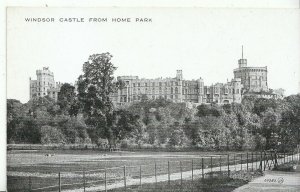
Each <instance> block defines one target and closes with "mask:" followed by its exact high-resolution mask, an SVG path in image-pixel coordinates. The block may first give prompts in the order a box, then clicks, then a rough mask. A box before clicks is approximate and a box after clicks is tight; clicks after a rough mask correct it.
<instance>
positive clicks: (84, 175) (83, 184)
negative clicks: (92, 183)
mask: <svg viewBox="0 0 300 192" xmlns="http://www.w3.org/2000/svg"><path fill="white" fill-rule="evenodd" d="M83 192H85V171H83Z"/></svg>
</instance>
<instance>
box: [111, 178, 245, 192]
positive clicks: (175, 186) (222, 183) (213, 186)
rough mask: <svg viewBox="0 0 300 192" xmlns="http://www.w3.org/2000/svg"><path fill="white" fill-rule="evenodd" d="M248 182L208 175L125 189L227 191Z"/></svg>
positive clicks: (133, 191) (132, 191) (117, 191)
mask: <svg viewBox="0 0 300 192" xmlns="http://www.w3.org/2000/svg"><path fill="white" fill-rule="evenodd" d="M247 183H248V182H247V181H245V180H242V179H232V178H228V177H222V176H219V177H212V178H210V177H208V178H205V179H195V180H194V181H191V180H183V181H182V183H181V181H180V180H176V181H171V182H170V183H168V182H160V183H157V184H145V185H142V187H139V186H130V187H128V188H127V189H126V191H127V192H160V191H168V192H177V191H178V192H179V191H180V192H191V191H195V192H196V191H197V192H229V191H232V190H234V189H235V188H237V187H240V186H242V185H245V184H247ZM109 191H110V192H112V191H114V192H121V191H125V190H124V188H119V189H114V190H109Z"/></svg>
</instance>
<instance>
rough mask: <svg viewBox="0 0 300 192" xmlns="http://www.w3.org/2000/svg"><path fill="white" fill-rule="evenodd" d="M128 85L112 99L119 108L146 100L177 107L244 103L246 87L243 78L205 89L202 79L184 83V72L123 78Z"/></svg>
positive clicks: (121, 77)
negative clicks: (242, 101) (171, 103)
mask: <svg viewBox="0 0 300 192" xmlns="http://www.w3.org/2000/svg"><path fill="white" fill-rule="evenodd" d="M117 79H118V80H122V81H123V82H124V83H125V86H124V88H123V89H119V90H118V91H117V92H116V93H114V94H112V95H111V99H112V102H113V103H114V104H117V105H122V104H125V103H131V102H136V101H142V100H149V99H158V98H164V99H166V100H170V101H172V102H175V103H182V102H184V103H193V104H197V105H198V104H202V103H218V104H225V103H233V102H237V103H240V102H241V98H242V92H241V89H242V84H241V80H240V79H239V78H236V79H233V80H232V81H231V82H227V83H225V84H222V83H217V84H215V85H211V86H204V82H203V79H202V78H199V79H197V80H185V79H183V74H182V70H177V73H176V76H175V77H174V78H156V79H140V78H139V77H138V76H119V77H118V78H117Z"/></svg>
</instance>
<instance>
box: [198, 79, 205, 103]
mask: <svg viewBox="0 0 300 192" xmlns="http://www.w3.org/2000/svg"><path fill="white" fill-rule="evenodd" d="M197 83H198V103H203V96H204V82H203V79H202V78H201V77H200V78H199V79H198V80H197Z"/></svg>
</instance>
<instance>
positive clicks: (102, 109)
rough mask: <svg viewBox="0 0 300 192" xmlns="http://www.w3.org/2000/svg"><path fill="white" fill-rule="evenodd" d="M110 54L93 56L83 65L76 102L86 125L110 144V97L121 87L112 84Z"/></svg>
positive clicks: (111, 109)
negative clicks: (80, 105) (81, 110)
mask: <svg viewBox="0 0 300 192" xmlns="http://www.w3.org/2000/svg"><path fill="white" fill-rule="evenodd" d="M111 58H112V55H111V54H110V53H102V54H93V55H91V56H90V57H89V59H88V61H87V62H85V63H84V64H83V74H82V75H80V76H79V78H78V100H79V102H80V103H81V104H82V109H83V113H84V115H85V117H87V120H86V123H87V124H88V125H90V126H93V127H95V128H96V135H97V136H98V137H100V138H107V139H108V140H109V142H110V144H112V143H111V142H112V140H113V135H112V123H113V105H112V102H111V100H110V95H111V94H112V93H114V92H115V91H116V89H117V88H118V87H120V86H121V83H120V82H114V77H113V73H114V71H115V70H116V67H115V66H114V65H113V64H112V62H111Z"/></svg>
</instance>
